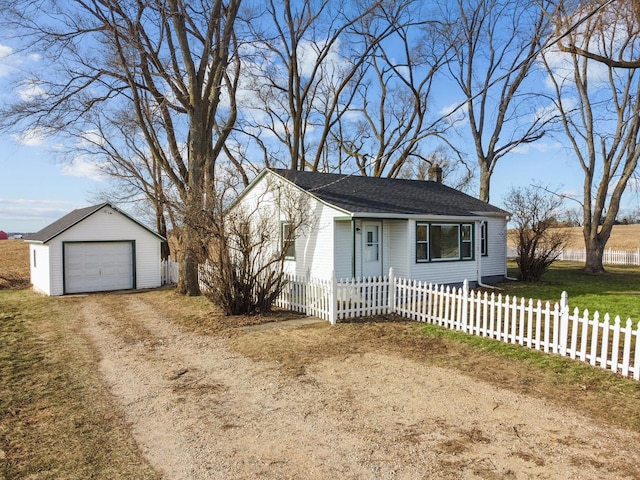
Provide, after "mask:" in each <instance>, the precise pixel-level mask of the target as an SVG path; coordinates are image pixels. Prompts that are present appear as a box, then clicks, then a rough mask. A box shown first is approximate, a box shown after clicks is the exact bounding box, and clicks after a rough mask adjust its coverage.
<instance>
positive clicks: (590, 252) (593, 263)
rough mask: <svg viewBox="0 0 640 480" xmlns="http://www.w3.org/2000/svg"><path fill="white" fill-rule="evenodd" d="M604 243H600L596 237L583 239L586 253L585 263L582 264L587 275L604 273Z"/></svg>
mask: <svg viewBox="0 0 640 480" xmlns="http://www.w3.org/2000/svg"><path fill="white" fill-rule="evenodd" d="M605 244H606V242H602V241H601V240H600V239H599V238H598V237H596V238H585V242H584V246H585V252H586V261H585V263H584V271H585V272H588V273H604V272H605V271H606V270H605V269H604V265H603V264H602V257H603V255H604V247H605Z"/></svg>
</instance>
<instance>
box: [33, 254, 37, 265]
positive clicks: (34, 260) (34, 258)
mask: <svg viewBox="0 0 640 480" xmlns="http://www.w3.org/2000/svg"><path fill="white" fill-rule="evenodd" d="M36 267H37V265H36V251H35V250H34V251H33V268H36Z"/></svg>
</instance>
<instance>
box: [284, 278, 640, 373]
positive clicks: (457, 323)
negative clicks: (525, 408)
mask: <svg viewBox="0 0 640 480" xmlns="http://www.w3.org/2000/svg"><path fill="white" fill-rule="evenodd" d="M277 306H279V307H281V308H286V309H290V310H294V311H297V312H300V313H305V314H306V315H313V316H317V317H320V318H323V319H325V320H328V321H329V322H331V323H332V324H335V323H336V321H338V320H345V319H349V318H356V317H363V316H374V315H381V314H389V313H395V314H397V315H399V316H401V317H404V318H408V319H411V320H415V321H419V322H425V323H432V324H435V325H439V326H442V327H445V328H449V329H452V330H459V331H462V332H465V333H467V334H470V335H477V336H481V337H487V338H492V339H495V340H498V341H501V342H504V343H512V344H518V345H521V346H523V347H527V348H531V349H535V350H540V351H543V352H547V353H549V352H551V353H555V354H558V355H562V356H567V357H570V358H572V359H579V360H581V361H583V362H587V363H589V364H591V365H593V366H598V367H600V368H604V369H608V370H611V371H612V372H614V373H619V374H620V375H622V376H625V377H632V378H634V379H635V380H640V322H638V323H637V324H636V325H635V326H634V324H633V322H632V321H631V319H627V320H626V322H625V323H624V325H623V323H622V322H621V320H620V317H616V318H615V319H614V320H613V322H612V321H611V318H610V316H609V315H608V314H606V315H604V316H601V315H600V314H599V313H598V312H595V313H594V314H593V315H590V314H589V312H588V311H587V310H585V311H584V312H583V313H582V314H580V311H579V309H578V308H575V309H574V310H573V313H571V312H570V308H569V305H568V301H567V294H566V292H565V293H563V294H562V298H561V300H560V302H559V303H555V304H553V305H551V303H550V302H542V301H540V300H532V299H529V300H525V299H524V298H517V297H515V296H514V297H510V296H509V295H506V296H504V297H503V296H502V294H497V295H496V293H495V292H492V293H488V292H486V291H485V292H478V291H474V290H469V288H468V284H467V282H466V281H465V283H464V285H463V286H462V287H460V288H455V287H451V286H446V287H445V286H442V285H435V284H430V283H424V282H417V281H414V280H407V279H402V278H396V277H394V275H393V271H392V270H390V272H389V276H387V277H380V278H370V279H357V280H349V281H330V280H317V279H307V278H305V277H292V278H290V279H289V282H288V283H287V287H286V288H285V290H284V291H283V293H282V295H281V296H280V298H279V299H278V301H277Z"/></svg>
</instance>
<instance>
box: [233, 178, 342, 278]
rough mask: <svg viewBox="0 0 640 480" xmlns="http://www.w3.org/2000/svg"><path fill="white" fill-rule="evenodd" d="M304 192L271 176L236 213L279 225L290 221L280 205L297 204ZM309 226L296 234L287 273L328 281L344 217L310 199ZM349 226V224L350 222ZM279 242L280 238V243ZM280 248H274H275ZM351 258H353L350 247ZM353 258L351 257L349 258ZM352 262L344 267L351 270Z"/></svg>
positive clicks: (248, 195)
mask: <svg viewBox="0 0 640 480" xmlns="http://www.w3.org/2000/svg"><path fill="white" fill-rule="evenodd" d="M300 194H301V191H300V190H299V189H298V188H297V187H294V186H292V185H289V184H287V183H286V182H285V181H284V180H282V179H281V178H280V177H279V176H278V175H276V174H274V173H272V172H266V174H265V175H264V176H263V177H262V178H261V179H260V180H259V181H258V182H257V183H255V184H253V186H252V187H251V189H250V190H248V191H246V192H244V193H243V194H242V196H241V198H240V200H239V201H238V203H237V204H236V205H234V207H233V208H234V209H238V210H239V211H244V212H245V213H246V212H255V215H256V217H255V218H256V219H257V218H258V217H264V216H267V218H269V217H271V218H274V219H278V221H279V222H288V221H290V219H289V218H287V214H286V212H285V211H284V210H283V209H282V208H280V205H281V204H284V203H285V202H287V201H289V202H290V201H291V200H292V199H294V200H295V198H296V196H298V195H300ZM306 206H307V208H308V216H309V218H308V219H306V220H307V221H308V222H306V223H308V225H305V226H304V227H302V228H300V229H299V230H298V231H297V232H296V240H295V252H296V256H295V259H289V260H287V261H285V271H286V272H287V273H290V274H295V275H299V276H306V275H310V276H312V277H314V278H322V279H329V278H331V275H332V273H333V271H334V261H335V258H334V222H335V218H336V217H343V216H344V215H345V214H344V212H341V211H339V210H337V209H334V208H332V207H330V206H328V205H326V204H324V203H322V202H319V201H317V200H315V199H313V198H310V199H309V202H308V204H307V205H306ZM347 223H349V222H347ZM279 240H280V238H279V236H278V242H279ZM275 247H278V245H274V248H275ZM347 248H349V256H350V248H351V247H350V246H349V245H347ZM349 258H350V257H349ZM350 265H351V264H350V260H349V262H348V263H347V265H345V266H346V267H347V268H349V269H350Z"/></svg>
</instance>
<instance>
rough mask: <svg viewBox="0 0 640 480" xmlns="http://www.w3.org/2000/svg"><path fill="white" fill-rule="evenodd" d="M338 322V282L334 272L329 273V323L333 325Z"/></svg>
mask: <svg viewBox="0 0 640 480" xmlns="http://www.w3.org/2000/svg"><path fill="white" fill-rule="evenodd" d="M337 320H338V282H337V280H336V272H335V270H332V271H331V291H330V292H329V323H331V325H335V324H336V321H337Z"/></svg>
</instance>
